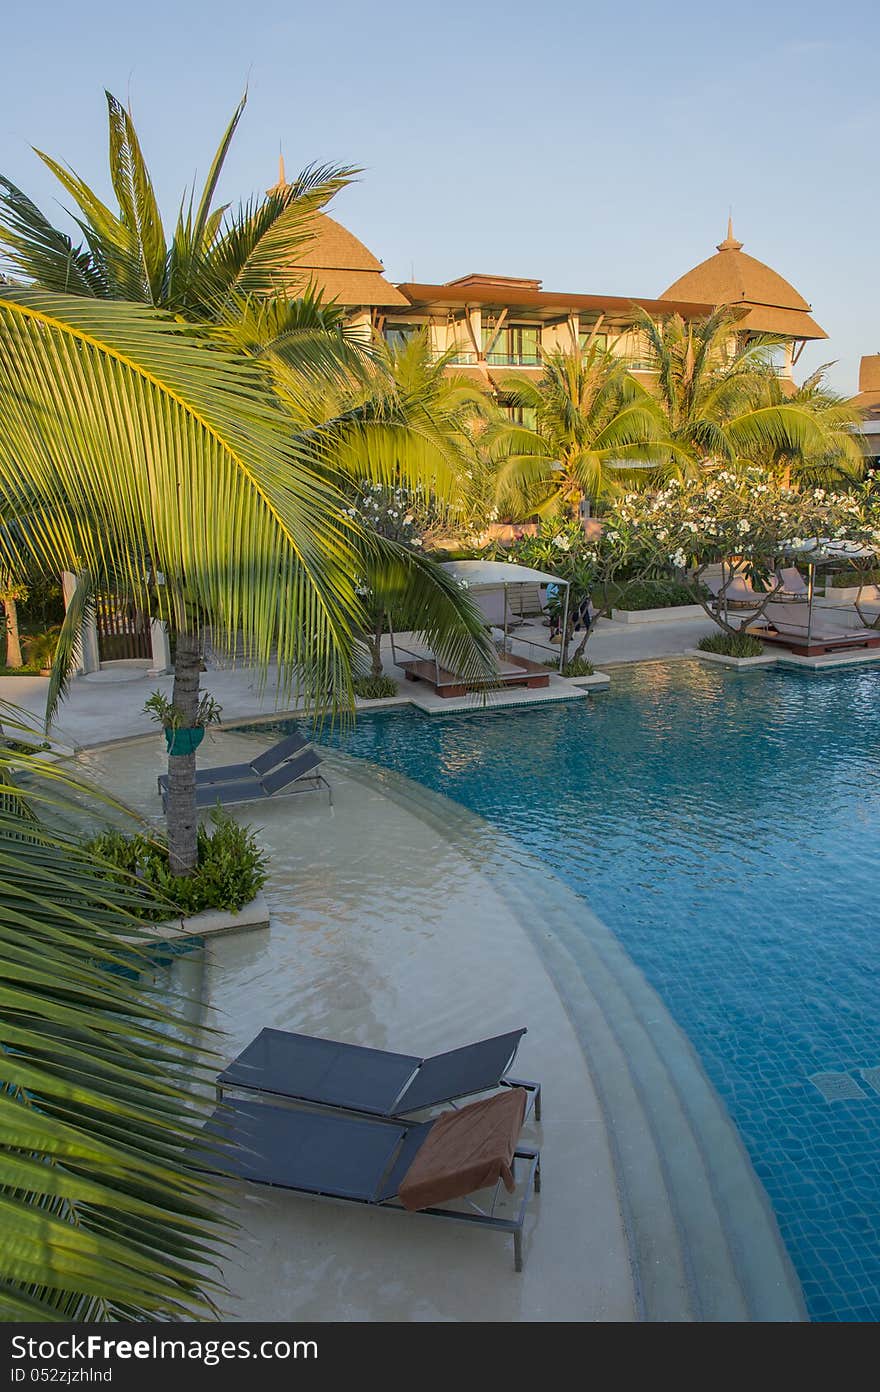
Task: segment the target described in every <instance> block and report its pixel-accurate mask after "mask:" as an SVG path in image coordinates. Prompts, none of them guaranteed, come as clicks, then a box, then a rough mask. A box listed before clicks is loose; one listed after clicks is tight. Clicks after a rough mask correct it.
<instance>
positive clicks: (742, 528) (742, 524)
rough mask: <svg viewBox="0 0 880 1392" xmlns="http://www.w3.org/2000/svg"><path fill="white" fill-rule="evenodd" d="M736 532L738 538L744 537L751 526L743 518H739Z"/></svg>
mask: <svg viewBox="0 0 880 1392" xmlns="http://www.w3.org/2000/svg"><path fill="white" fill-rule="evenodd" d="M736 530H737V531H738V532H739V534H740V536H745V534H746V532H750V531H751V530H752V524H751V522H749V521H748V520H747V519H746V518H745V517H741V518H740V519H739V522H738V523H737V528H736Z"/></svg>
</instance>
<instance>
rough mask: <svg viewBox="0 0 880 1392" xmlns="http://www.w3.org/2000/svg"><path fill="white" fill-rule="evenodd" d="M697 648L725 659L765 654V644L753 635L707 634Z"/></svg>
mask: <svg viewBox="0 0 880 1392" xmlns="http://www.w3.org/2000/svg"><path fill="white" fill-rule="evenodd" d="M697 647H698V648H699V649H700V651H701V652H710V653H721V654H723V656H724V657H760V656H761V655H762V653H763V652H764V644H763V643H762V642H761V640H760V639H759V638H755V637H753V635H752V634H751V633H707V634H706V637H705V638H701V639H700V641H699V643H698V644H697Z"/></svg>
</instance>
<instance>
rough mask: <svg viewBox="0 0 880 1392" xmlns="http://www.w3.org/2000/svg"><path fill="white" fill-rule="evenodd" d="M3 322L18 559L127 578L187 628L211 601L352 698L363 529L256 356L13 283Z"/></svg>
mask: <svg viewBox="0 0 880 1392" xmlns="http://www.w3.org/2000/svg"><path fill="white" fill-rule="evenodd" d="M0 324H2V329H3V331H2V333H0V486H2V488H3V490H4V493H5V495H6V497H7V499H8V501H9V506H10V508H11V509H12V510H13V511H14V512H15V513H16V514H17V515H19V516H20V518H21V526H22V528H23V529H24V534H25V536H26V542H24V541H21V540H18V541H17V540H16V539H15V538H14V537H10V536H4V537H3V538H2V547H3V548H5V549H6V551H7V555H6V556H5V557H4V560H5V561H8V563H9V566H10V569H11V570H12V571H13V573H23V571H24V570H25V569H27V564H26V563H27V562H28V561H30V562H31V563H33V562H36V564H37V567H38V568H40V569H55V570H57V569H60V568H64V569H69V570H71V571H73V572H74V573H78V572H79V571H81V570H84V569H85V570H88V571H89V572H91V573H92V574H93V575H94V576H95V577H101V576H108V575H112V576H113V577H114V579H115V580H116V581H117V582H118V583H119V584H121V585H123V587H124V588H125V590H126V591H127V593H128V594H129V595H130V596H131V597H133V598H136V599H137V600H138V602H139V605H140V607H142V608H144V609H146V608H148V607H149V603H150V601H151V600H155V602H156V605H157V608H158V612H159V614H160V615H161V616H162V617H164V618H166V619H169V620H170V621H171V622H172V623H173V624H174V625H175V626H176V627H181V626H184V625H185V622H186V621H187V617H188V614H189V612H195V613H196V614H198V613H205V614H207V615H209V616H210V622H211V624H212V626H213V627H214V628H215V631H217V632H220V633H221V634H223V635H224V637H225V638H226V639H228V641H229V642H230V643H234V642H235V641H236V638H237V637H238V636H239V635H240V636H241V638H242V640H243V643H244V647H245V650H246V652H247V655H248V658H249V660H253V661H255V662H256V663H257V664H258V665H259V666H262V667H265V666H266V665H267V664H268V662H269V661H270V658H271V656H272V653H273V649H275V648H276V647H277V653H278V660H279V663H280V664H281V668H282V671H283V676H284V680H285V682H287V683H290V682H291V681H293V680H294V679H296V680H298V681H301V682H302V683H303V685H304V694H305V695H306V696H307V698H308V699H314V700H332V699H334V697H336V696H338V695H339V694H340V692H341V693H342V694H343V696H347V692H348V675H347V671H348V668H347V662H348V658H347V656H346V655H347V654H348V653H349V652H350V646H351V635H352V623H353V620H355V619H356V620H357V622H359V621H360V605H359V602H358V600H357V596H356V594H355V592H354V580H353V575H354V571H355V567H354V564H353V556H354V552H353V549H352V538H353V534H354V531H355V528H354V525H353V523H351V521H350V519H348V518H346V517H345V515H344V510H343V509H344V502H343V500H342V499H341V498H340V496H339V494H338V492H337V491H336V490H335V489H334V487H333V486H332V484H331V483H329V482H328V481H327V479H326V478H324V477H322V476H321V475H320V474H319V472H318V471H317V470H316V468H315V463H314V458H313V453H312V451H310V450H309V449H308V448H306V447H304V446H303V445H302V444H300V443H299V442H298V441H297V439H296V438H295V437H292V435H291V431H290V424H289V420H288V418H287V417H286V416H285V413H284V412H283V410H282V409H281V407H280V405H279V404H278V402H277V400H276V398H275V397H274V396H273V395H272V393H271V391H270V389H269V382H268V379H267V378H266V376H265V374H264V372H263V371H262V370H261V369H260V368H259V366H258V365H257V364H256V363H254V362H249V361H248V360H246V359H237V358H234V357H232V356H230V355H229V354H227V353H224V352H222V351H220V350H219V349H217V348H215V347H212V346H211V345H209V344H207V343H205V342H203V341H200V340H199V339H198V337H194V336H193V335H192V334H191V333H188V332H187V331H185V330H183V329H181V327H180V326H179V325H177V324H176V323H174V322H172V321H170V320H168V319H167V318H166V317H165V316H162V315H158V314H155V313H154V312H152V311H149V310H145V309H141V308H138V307H136V306H120V305H114V304H102V303H100V302H98V301H86V300H82V299H76V298H69V297H60V296H52V295H48V294H46V293H44V292H39V291H33V290H30V291H28V290H19V289H16V288H15V287H4V288H3V289H2V291H0ZM41 499H42V500H43V501H44V503H45V506H44V508H43V510H42V512H41V511H40V508H39V506H38V505H37V504H38V503H39V501H40V500H41ZM62 502H63V504H64V506H63V507H62V506H60V504H61V503H62ZM25 549H26V551H27V555H24V551H25ZM147 558H149V561H150V564H151V566H152V570H154V571H158V572H161V573H162V574H163V575H164V576H165V577H166V583H165V584H164V585H160V586H159V587H158V589H156V591H155V592H154V593H153V592H151V591H150V588H149V583H148V581H149V573H151V572H148V567H147Z"/></svg>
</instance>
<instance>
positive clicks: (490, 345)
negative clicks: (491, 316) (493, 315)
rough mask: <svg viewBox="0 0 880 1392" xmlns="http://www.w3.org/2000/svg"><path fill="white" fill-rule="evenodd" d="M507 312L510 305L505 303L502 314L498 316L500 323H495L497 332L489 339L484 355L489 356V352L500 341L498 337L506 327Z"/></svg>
mask: <svg viewBox="0 0 880 1392" xmlns="http://www.w3.org/2000/svg"><path fill="white" fill-rule="evenodd" d="M507 314H508V307H507V305H505V306H504V308H503V309H502V311H501V314H500V315H499V317H498V323H497V324H496V325H495V332H494V333H493V335H492V337H491V338H490V339H489V340H488V341H487V343H486V346H485V348H484V349H483V357H486V358H488V356H489V354H490V353H491V352H492V349H493V348H494V347H495V344H496V343H497V342H498V339H499V337H500V335H501V330H502V329H503V328H504V321H505V319H506V318H507Z"/></svg>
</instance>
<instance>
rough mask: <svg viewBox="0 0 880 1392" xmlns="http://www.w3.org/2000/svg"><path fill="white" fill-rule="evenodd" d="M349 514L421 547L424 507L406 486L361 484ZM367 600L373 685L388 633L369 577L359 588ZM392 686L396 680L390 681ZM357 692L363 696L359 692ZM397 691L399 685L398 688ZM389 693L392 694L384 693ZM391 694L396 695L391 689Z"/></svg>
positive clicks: (377, 679) (371, 527)
mask: <svg viewBox="0 0 880 1392" xmlns="http://www.w3.org/2000/svg"><path fill="white" fill-rule="evenodd" d="M348 515H349V517H351V518H353V519H355V520H357V521H358V522H359V523H360V524H361V525H362V526H363V527H365V528H366V530H367V531H372V532H375V533H376V534H377V535H378V536H382V537H386V538H387V540H389V541H396V542H398V543H399V544H400V545H401V546H408V547H410V548H411V549H413V550H421V548H422V545H423V542H422V536H421V525H420V521H421V517H422V516H423V515H424V510H423V509H421V508H420V500H419V499H417V498H414V497H413V495H412V494H411V493H410V492H409V491H408V490H407V489H405V488H383V486H382V484H381V483H362V484H361V485H360V488H359V489H358V492H357V496H356V497H355V500H354V502H353V503H352V506H351V507H350V508H348ZM357 588H358V594H359V595H360V596H361V597H362V598H363V599H364V601H365V607H366V610H367V614H368V621H369V628H368V630H367V632H366V633H365V634H364V641H365V642H366V645H367V650H368V652H369V654H370V673H369V680H371V681H372V682H373V683H374V684H375V683H378V682H380V681H381V680H382V676H383V673H382V635H383V633H384V632H385V604H384V603H383V600H382V596H381V595H377V594H374V593H373V590H372V589H371V587H370V585H369V584H368V583H367V581H366V580H364V581H362V583H361V584H360V585H359V586H358V587H357ZM391 684H392V686H393V683H391ZM355 690H356V694H357V695H361V694H362V693H361V692H358V691H357V688H355ZM395 690H396V688H395ZM385 694H389V693H385ZM390 694H391V695H393V694H394V692H393V691H392V692H391V693H390Z"/></svg>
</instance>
